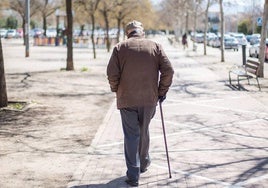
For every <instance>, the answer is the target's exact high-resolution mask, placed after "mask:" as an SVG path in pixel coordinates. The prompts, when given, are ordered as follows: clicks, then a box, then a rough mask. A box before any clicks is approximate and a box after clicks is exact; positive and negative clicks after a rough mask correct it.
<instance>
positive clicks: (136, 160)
mask: <svg viewBox="0 0 268 188" xmlns="http://www.w3.org/2000/svg"><path fill="white" fill-rule="evenodd" d="M155 109H156V107H136V108H123V109H120V114H121V120H122V126H123V132H124V152H125V160H126V165H127V177H128V178H129V179H131V180H134V181H138V180H139V176H140V170H141V169H145V168H146V167H147V165H148V164H149V163H150V157H149V145H150V135H149V124H150V121H151V119H152V118H153V116H154V114H155Z"/></svg>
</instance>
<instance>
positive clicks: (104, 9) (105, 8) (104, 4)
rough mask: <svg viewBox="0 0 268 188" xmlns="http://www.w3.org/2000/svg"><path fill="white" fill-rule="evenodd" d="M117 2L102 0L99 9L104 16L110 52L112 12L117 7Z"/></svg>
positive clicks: (107, 46) (107, 45)
mask: <svg viewBox="0 0 268 188" xmlns="http://www.w3.org/2000/svg"><path fill="white" fill-rule="evenodd" d="M115 6H116V3H115V1H112V2H111V1H110V0H102V1H101V3H100V6H99V11H100V13H101V14H102V16H103V19H104V23H105V31H106V34H105V39H106V48H107V51H108V52H110V48H111V41H110V35H109V30H110V19H109V18H110V17H111V16H110V14H111V13H112V11H113V9H115Z"/></svg>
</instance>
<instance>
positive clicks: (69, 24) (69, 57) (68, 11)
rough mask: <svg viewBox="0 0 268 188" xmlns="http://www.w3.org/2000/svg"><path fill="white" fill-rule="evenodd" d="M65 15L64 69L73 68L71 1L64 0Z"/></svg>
mask: <svg viewBox="0 0 268 188" xmlns="http://www.w3.org/2000/svg"><path fill="white" fill-rule="evenodd" d="M66 15H67V29H66V34H67V66H66V70H68V71H69V70H74V64H73V13H72V1H70V0H66Z"/></svg>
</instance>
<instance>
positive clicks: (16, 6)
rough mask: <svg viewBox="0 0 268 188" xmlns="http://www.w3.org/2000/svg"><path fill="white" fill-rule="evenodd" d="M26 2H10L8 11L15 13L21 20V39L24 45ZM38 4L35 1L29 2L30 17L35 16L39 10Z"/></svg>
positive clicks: (21, 0) (18, 0) (17, 0)
mask: <svg viewBox="0 0 268 188" xmlns="http://www.w3.org/2000/svg"><path fill="white" fill-rule="evenodd" d="M25 6H26V1H25V0H10V2H9V7H10V9H12V10H14V11H16V12H17V13H18V14H19V15H20V16H21V18H22V28H23V35H24V36H23V39H24V43H25V22H26V12H25ZM39 7H40V4H39V2H38V1H37V0H31V1H30V10H31V11H30V17H32V16H33V15H34V14H36V13H37V12H38V10H39Z"/></svg>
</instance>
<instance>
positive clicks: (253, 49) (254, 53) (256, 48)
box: [249, 39, 268, 61]
mask: <svg viewBox="0 0 268 188" xmlns="http://www.w3.org/2000/svg"><path fill="white" fill-rule="evenodd" d="M265 43H266V46H265V61H268V39H266V42H265ZM259 54H260V40H258V42H257V43H255V44H253V45H251V46H250V47H249V57H255V58H259Z"/></svg>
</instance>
